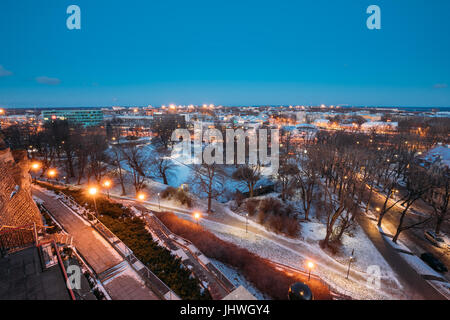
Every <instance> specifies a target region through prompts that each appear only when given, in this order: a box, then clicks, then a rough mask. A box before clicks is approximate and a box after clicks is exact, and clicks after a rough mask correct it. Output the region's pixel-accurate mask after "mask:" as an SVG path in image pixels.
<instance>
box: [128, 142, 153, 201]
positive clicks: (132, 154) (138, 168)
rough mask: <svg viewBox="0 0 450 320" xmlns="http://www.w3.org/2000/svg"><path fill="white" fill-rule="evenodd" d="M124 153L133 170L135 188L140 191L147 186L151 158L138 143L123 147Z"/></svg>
mask: <svg viewBox="0 0 450 320" xmlns="http://www.w3.org/2000/svg"><path fill="white" fill-rule="evenodd" d="M123 155H124V158H125V159H126V162H127V165H128V167H129V168H130V170H131V174H132V178H133V186H134V189H135V191H136V193H138V192H139V191H141V190H142V189H143V188H144V186H145V178H146V177H147V176H148V171H147V169H148V167H149V164H150V160H149V158H148V156H147V155H146V154H145V152H144V151H143V149H142V148H139V147H138V146H136V144H130V145H127V146H126V147H125V148H124V149H123Z"/></svg>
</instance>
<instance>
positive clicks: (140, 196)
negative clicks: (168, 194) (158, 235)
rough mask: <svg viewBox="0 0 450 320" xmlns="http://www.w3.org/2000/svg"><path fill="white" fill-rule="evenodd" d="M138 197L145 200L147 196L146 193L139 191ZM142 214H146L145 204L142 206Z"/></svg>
mask: <svg viewBox="0 0 450 320" xmlns="http://www.w3.org/2000/svg"><path fill="white" fill-rule="evenodd" d="M136 198H137V199H138V200H139V201H144V200H145V198H146V196H145V193H143V192H139V193H138V194H137V196H136ZM141 214H142V215H144V205H142V206H141Z"/></svg>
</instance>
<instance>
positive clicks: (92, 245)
mask: <svg viewBox="0 0 450 320" xmlns="http://www.w3.org/2000/svg"><path fill="white" fill-rule="evenodd" d="M33 194H34V195H36V196H37V197H38V198H40V199H41V200H43V201H44V206H45V208H46V209H47V210H48V211H49V212H50V213H51V215H52V216H53V217H54V218H55V219H56V220H57V222H58V223H59V224H60V225H61V226H62V227H63V228H64V230H65V231H66V232H67V233H69V234H70V235H71V236H72V237H73V244H74V246H75V247H76V249H77V251H78V252H79V253H80V255H81V256H82V257H83V259H84V260H85V261H86V262H87V263H88V265H89V266H90V267H91V268H92V269H93V270H94V272H95V273H96V274H97V276H98V277H99V278H100V281H101V282H102V283H103V286H104V287H105V289H106V290H107V292H108V294H109V295H110V297H111V298H112V299H114V300H157V299H158V297H157V295H156V294H155V293H154V292H152V291H151V290H150V289H149V288H148V287H147V286H145V284H144V281H143V280H142V279H141V278H140V276H139V275H138V274H137V273H136V272H135V271H134V270H133V269H132V268H131V266H130V265H129V264H128V262H127V261H125V260H124V259H123V258H122V256H121V255H120V254H119V253H118V252H117V251H115V249H114V248H113V247H112V246H111V245H110V244H109V243H108V242H107V241H106V240H105V239H104V238H103V237H102V236H101V235H100V234H99V233H98V232H97V231H96V230H94V229H93V228H92V227H91V226H90V225H89V224H88V223H87V222H86V221H84V220H83V219H82V218H81V217H80V216H78V215H77V214H76V213H74V212H73V211H72V210H71V209H70V208H68V207H67V206H65V205H64V204H63V203H61V201H59V200H58V199H55V198H53V197H51V196H50V195H48V194H46V193H45V192H42V191H40V190H39V189H38V188H35V187H34V188H33Z"/></svg>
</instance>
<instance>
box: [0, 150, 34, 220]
mask: <svg viewBox="0 0 450 320" xmlns="http://www.w3.org/2000/svg"><path fill="white" fill-rule="evenodd" d="M0 145H1V142H0ZM33 222H35V223H36V224H37V225H42V219H41V214H40V212H39V209H38V207H37V206H36V204H35V203H34V201H33V198H32V196H31V176H30V174H29V161H28V158H27V153H26V151H12V152H11V151H10V150H9V148H4V149H1V150H0V227H1V226H2V225H7V226H24V225H28V224H32V223H33Z"/></svg>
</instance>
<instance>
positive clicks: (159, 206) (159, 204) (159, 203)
mask: <svg viewBox="0 0 450 320" xmlns="http://www.w3.org/2000/svg"><path fill="white" fill-rule="evenodd" d="M158 209H159V211H161V202H160V193H159V192H158Z"/></svg>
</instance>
